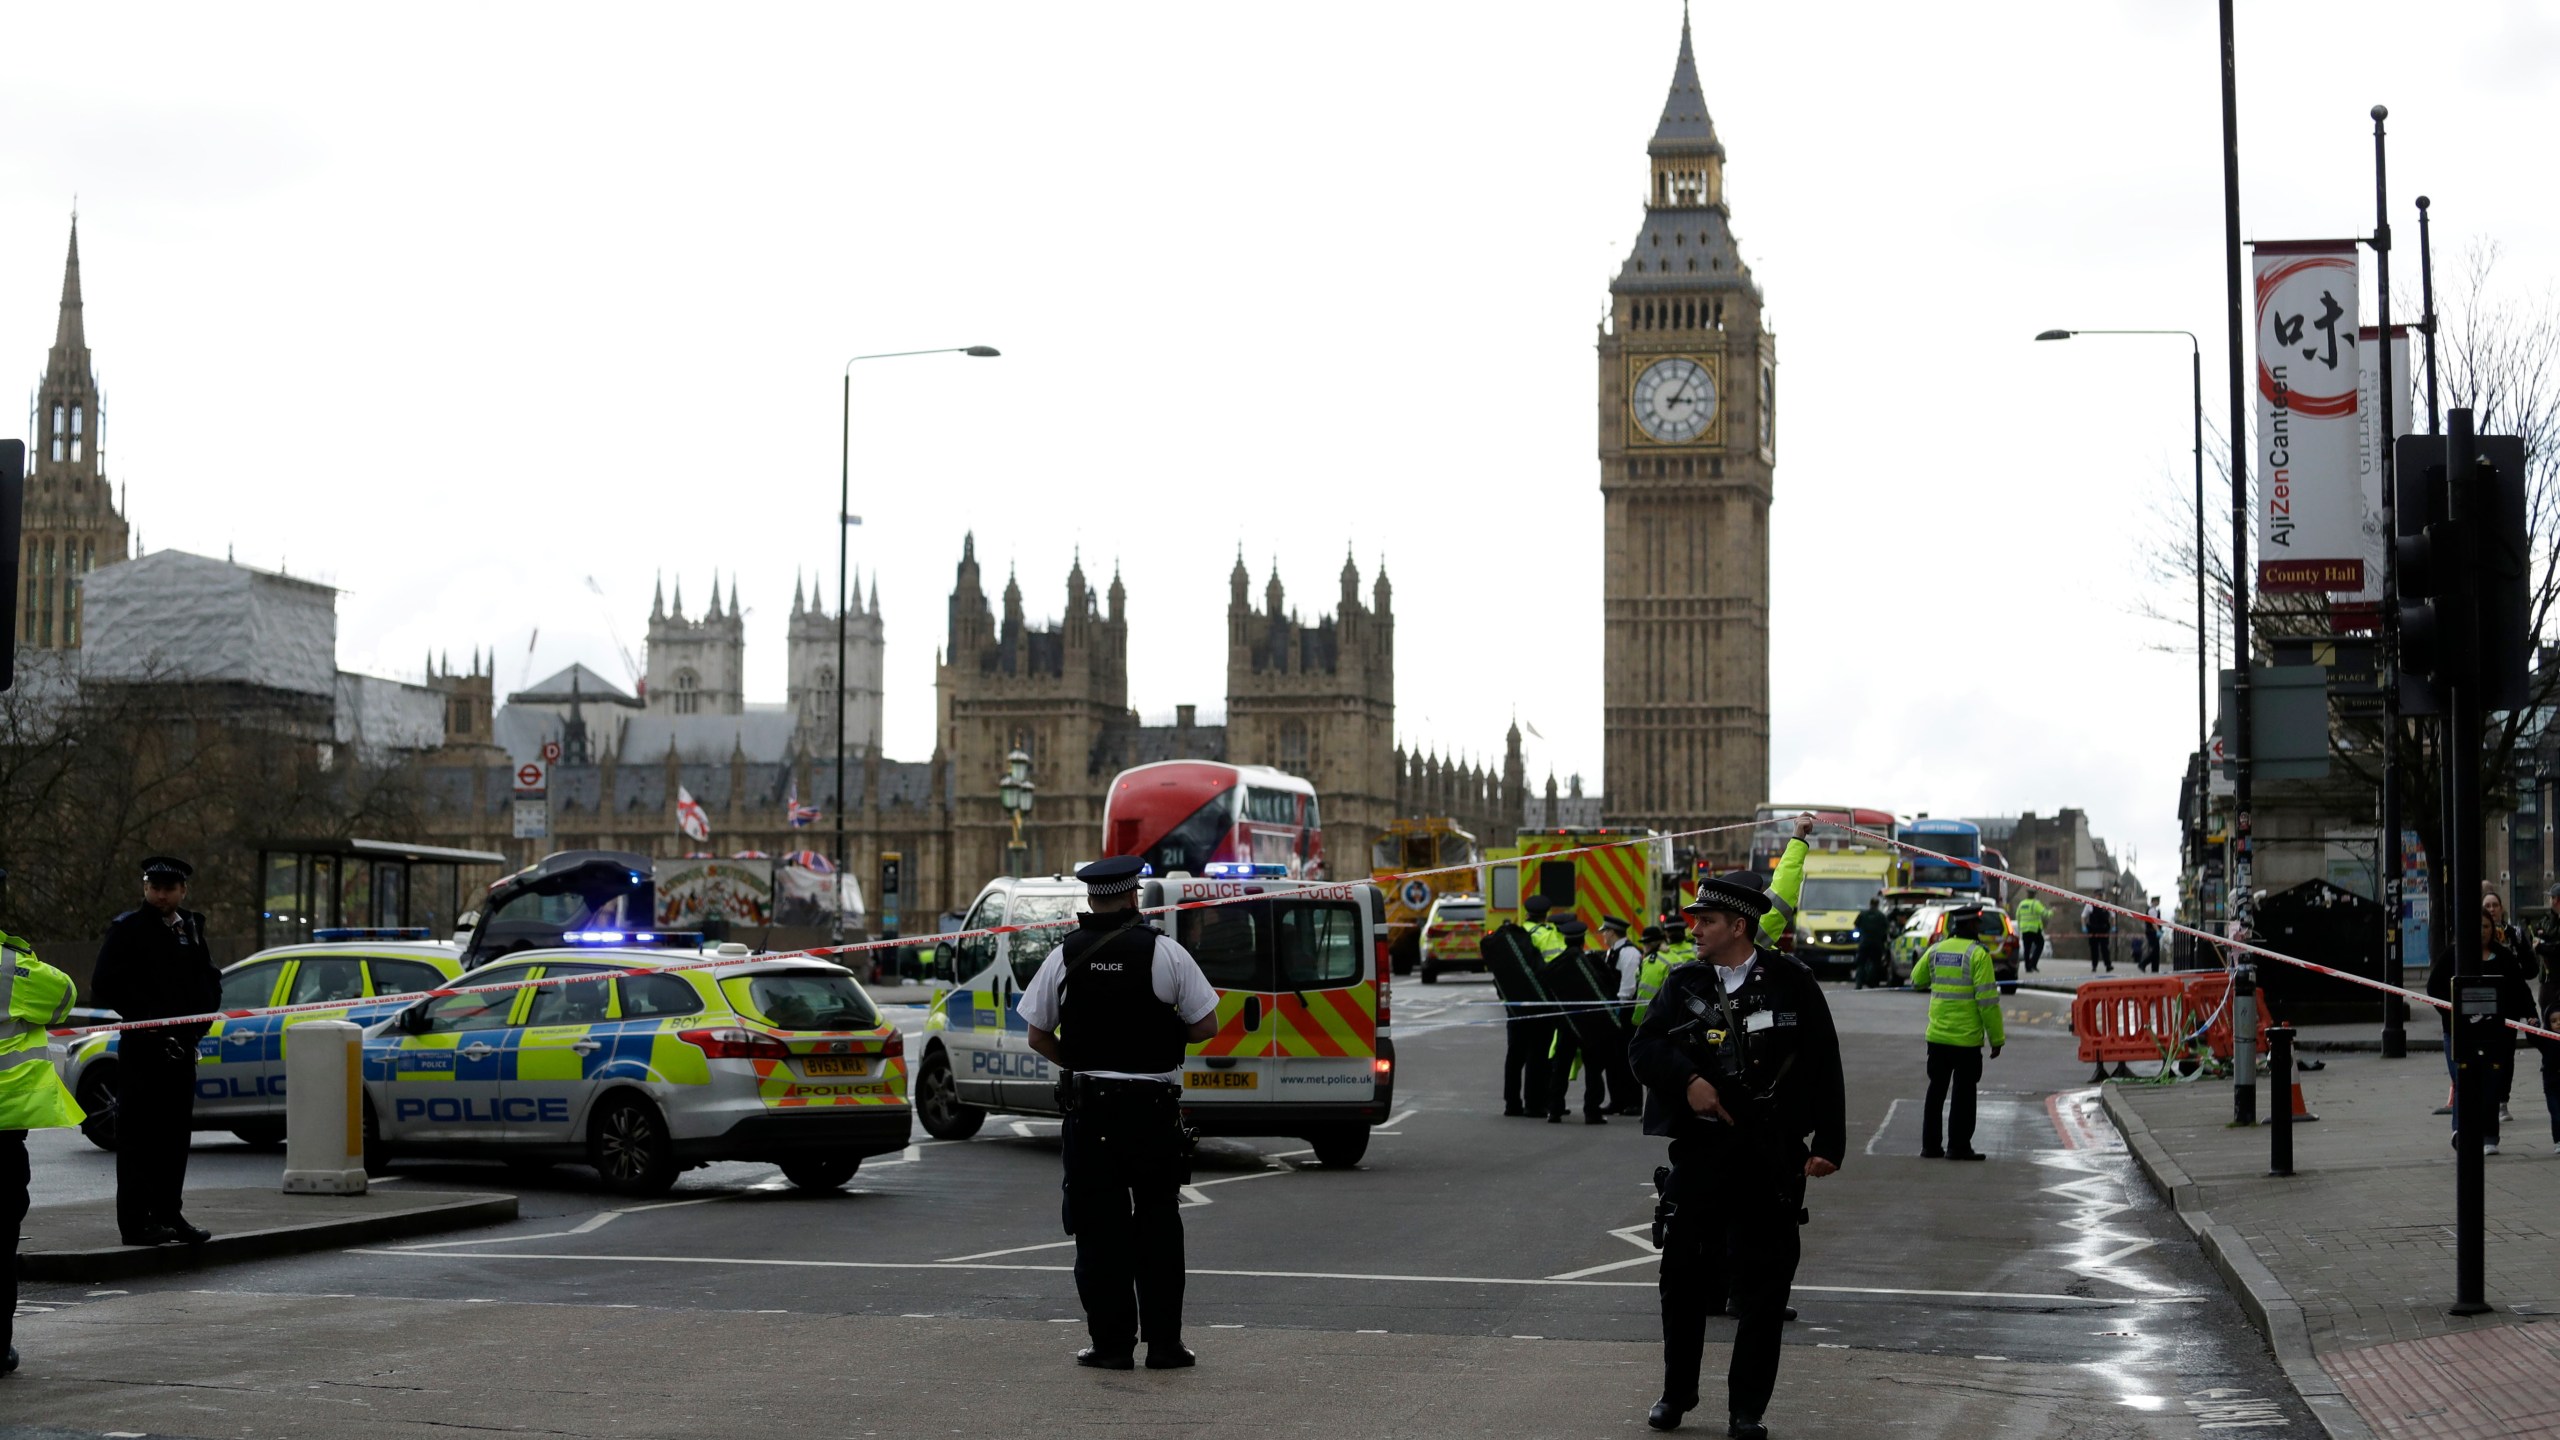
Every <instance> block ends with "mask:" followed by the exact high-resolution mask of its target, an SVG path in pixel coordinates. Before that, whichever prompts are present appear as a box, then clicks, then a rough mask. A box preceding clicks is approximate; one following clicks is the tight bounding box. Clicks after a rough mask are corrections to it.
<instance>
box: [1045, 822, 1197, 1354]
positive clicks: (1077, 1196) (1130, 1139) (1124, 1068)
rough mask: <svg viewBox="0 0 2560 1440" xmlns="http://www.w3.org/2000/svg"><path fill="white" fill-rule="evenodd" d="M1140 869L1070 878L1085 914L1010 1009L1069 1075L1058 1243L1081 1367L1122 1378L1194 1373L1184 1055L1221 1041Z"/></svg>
mask: <svg viewBox="0 0 2560 1440" xmlns="http://www.w3.org/2000/svg"><path fill="white" fill-rule="evenodd" d="M1144 869H1145V867H1144V866H1143V865H1142V864H1141V863H1140V862H1139V860H1138V859H1137V857H1135V856H1114V857H1112V858H1110V859H1107V860H1097V861H1095V862H1093V863H1092V864H1090V865H1087V866H1085V867H1084V868H1083V869H1081V870H1079V871H1077V872H1076V878H1077V879H1078V880H1081V881H1083V882H1084V886H1085V894H1086V895H1087V896H1088V897H1090V900H1091V904H1092V908H1091V909H1090V910H1088V911H1087V912H1086V913H1084V914H1082V915H1079V916H1077V917H1076V929H1075V933H1074V934H1071V935H1069V936H1068V937H1067V938H1066V940H1065V941H1064V943H1062V944H1060V945H1058V946H1057V947H1056V948H1055V949H1052V950H1051V951H1050V952H1049V957H1048V958H1047V959H1046V960H1043V961H1042V962H1041V963H1040V970H1039V973H1037V974H1035V975H1033V976H1032V977H1031V983H1030V984H1029V985H1028V986H1026V987H1024V989H1023V991H1022V998H1021V999H1020V1001H1019V1002H1018V1008H1019V1009H1020V1011H1021V1015H1022V1019H1023V1023H1024V1024H1025V1025H1026V1026H1027V1027H1028V1028H1029V1030H1030V1043H1031V1048H1032V1049H1034V1050H1036V1051H1038V1052H1039V1053H1041V1054H1042V1055H1045V1056H1047V1057H1049V1059H1050V1060H1051V1061H1052V1062H1054V1063H1056V1064H1057V1065H1058V1067H1059V1068H1060V1069H1061V1070H1063V1071H1065V1072H1066V1073H1065V1074H1064V1075H1062V1076H1061V1077H1060V1078H1059V1081H1058V1085H1059V1091H1060V1098H1061V1100H1062V1102H1063V1104H1062V1108H1063V1110H1064V1111H1065V1114H1066V1125H1065V1129H1064V1135H1063V1138H1064V1144H1065V1159H1066V1192H1067V1202H1066V1219H1067V1231H1068V1233H1069V1234H1071V1235H1073V1236H1075V1237H1076V1296H1077V1298H1078V1299H1080V1300H1081V1301H1083V1303H1084V1318H1085V1328H1086V1330H1087V1331H1088V1332H1089V1333H1090V1334H1091V1335H1092V1337H1093V1344H1091V1345H1090V1346H1088V1347H1086V1348H1085V1349H1083V1350H1079V1351H1077V1352H1076V1363H1077V1364H1079V1365H1090V1366H1093V1367H1094V1368H1096V1369H1101V1370H1127V1369H1130V1368H1132V1367H1133V1366H1134V1365H1135V1363H1136V1356H1137V1348H1138V1341H1139V1339H1140V1338H1141V1336H1143V1337H1144V1338H1145V1340H1146V1342H1147V1368H1148V1369H1150V1370H1179V1369H1182V1368H1184V1367H1185V1366H1188V1365H1190V1364H1192V1363H1193V1357H1192V1354H1191V1352H1190V1351H1189V1350H1187V1349H1185V1348H1183V1344H1182V1282H1183V1272H1182V1217H1181V1214H1180V1212H1179V1211H1178V1210H1177V1209H1176V1206H1178V1205H1179V1204H1180V1202H1181V1195H1180V1191H1181V1188H1182V1184H1183V1180H1184V1173H1183V1172H1184V1171H1185V1169H1186V1168H1187V1163H1188V1162H1187V1151H1188V1145H1187V1143H1186V1141H1185V1139H1184V1136H1183V1132H1182V1110H1181V1101H1182V1052H1183V1047H1184V1046H1186V1045H1188V1044H1191V1043H1193V1042H1195V1041H1200V1040H1206V1039H1208V1038H1209V1037H1210V1036H1212V1035H1214V1034H1216V1033H1217V1031H1218V992H1217V991H1216V990H1215V989H1214V988H1212V987H1211V986H1210V984H1209V977H1208V976H1206V975H1204V974H1202V973H1201V971H1200V964H1199V962H1198V961H1196V960H1194V959H1192V958H1191V955H1190V952H1188V951H1186V950H1184V949H1183V948H1182V947H1181V946H1180V945H1177V944H1175V943H1174V942H1173V940H1172V938H1171V937H1169V936H1166V935H1163V934H1159V933H1158V932H1157V931H1156V929H1155V927H1154V926H1152V925H1148V924H1146V923H1144V922H1143V921H1141V920H1140V919H1139V916H1138V882H1139V877H1140V876H1141V875H1142V874H1143V873H1144Z"/></svg>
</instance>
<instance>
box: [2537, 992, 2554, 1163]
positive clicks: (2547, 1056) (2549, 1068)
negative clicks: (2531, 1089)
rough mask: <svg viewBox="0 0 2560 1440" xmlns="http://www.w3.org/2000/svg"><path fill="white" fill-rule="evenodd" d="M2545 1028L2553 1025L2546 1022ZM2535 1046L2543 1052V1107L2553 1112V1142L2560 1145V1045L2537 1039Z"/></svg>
mask: <svg viewBox="0 0 2560 1440" xmlns="http://www.w3.org/2000/svg"><path fill="white" fill-rule="evenodd" d="M2543 1028H2544V1029H2546V1030H2548V1029H2550V1028H2551V1027H2550V1025H2549V1023H2548V1022H2545V1023H2544V1025H2543ZM2533 1048H2534V1049H2536V1050H2539V1051H2541V1052H2542V1108H2544V1109H2546V1110H2548V1111H2550V1112H2551V1143H2552V1144H2554V1145H2560V1045H2554V1044H2552V1043H2551V1042H2550V1041H2548V1040H2536V1041H2534V1042H2533Z"/></svg>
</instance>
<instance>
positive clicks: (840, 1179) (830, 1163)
mask: <svg viewBox="0 0 2560 1440" xmlns="http://www.w3.org/2000/svg"><path fill="white" fill-rule="evenodd" d="M780 1164H781V1166H782V1176H783V1178H784V1179H786V1180H789V1181H790V1182H791V1183H792V1184H794V1185H797V1186H799V1187H800V1188H801V1189H803V1190H809V1191H814V1192H816V1193H818V1194H821V1195H823V1194H825V1193H826V1192H828V1191H830V1190H841V1189H843V1188H844V1182H846V1181H847V1180H850V1179H852V1178H853V1172H855V1171H856V1170H859V1169H861V1168H862V1157H861V1156H859V1155H806V1156H802V1157H800V1158H798V1159H793V1160H784V1161H781V1162H780Z"/></svg>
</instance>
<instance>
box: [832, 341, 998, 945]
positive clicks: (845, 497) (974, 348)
mask: <svg viewBox="0 0 2560 1440" xmlns="http://www.w3.org/2000/svg"><path fill="white" fill-rule="evenodd" d="M1001 353H1003V352H1001V351H999V350H997V349H996V347H994V346H993V345H956V346H946V347H944V348H942V349H939V350H884V351H882V352H880V353H879V354H876V355H856V356H854V357H853V358H852V359H850V360H847V361H846V362H844V430H843V436H842V443H843V451H842V454H841V456H840V458H839V461H838V468H837V476H836V478H837V492H836V687H835V688H836V693H835V695H834V696H833V698H831V699H830V700H829V701H828V703H829V704H830V705H832V706H834V707H835V712H836V874H837V876H838V877H839V878H838V880H837V882H836V883H837V887H838V893H837V900H838V903H837V905H836V920H835V938H836V939H838V940H842V939H843V938H844V905H843V903H842V900H843V893H842V887H843V883H844V882H843V880H842V878H841V877H843V876H846V875H850V874H852V873H853V857H852V856H851V855H849V854H848V853H846V851H845V848H844V769H845V765H844V726H845V717H844V712H845V703H844V695H845V682H846V679H847V678H848V677H847V676H846V675H845V615H846V612H847V610H849V609H850V608H851V607H850V606H848V605H847V604H846V603H845V589H846V572H847V570H848V568H849V566H850V564H851V561H852V556H851V553H850V552H851V549H852V537H851V535H850V534H849V533H848V532H849V531H851V529H852V528H853V527H854V526H856V525H859V524H861V523H862V517H861V516H859V515H856V514H854V513H853V367H854V366H856V365H859V364H861V363H862V362H863V361H865V360H896V359H900V358H902V357H904V356H908V355H974V356H977V357H979V358H980V359H993V358H994V357H995V356H997V355H999V354H1001ZM871 743H873V744H875V745H877V744H879V743H880V737H879V736H877V735H874V736H872V737H871Z"/></svg>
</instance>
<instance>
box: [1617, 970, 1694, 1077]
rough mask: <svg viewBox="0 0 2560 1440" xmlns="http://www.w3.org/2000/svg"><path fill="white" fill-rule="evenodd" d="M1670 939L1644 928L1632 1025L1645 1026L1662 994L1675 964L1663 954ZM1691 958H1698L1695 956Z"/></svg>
mask: <svg viewBox="0 0 2560 1440" xmlns="http://www.w3.org/2000/svg"><path fill="white" fill-rule="evenodd" d="M1680 933H1682V934H1684V935H1685V934H1687V933H1688V927H1687V926H1685V925H1684V926H1682V927H1681V932H1680ZM1669 938H1670V937H1669V932H1667V931H1665V930H1664V929H1663V928H1662V927H1661V926H1659V925H1647V926H1646V927H1644V958H1643V959H1641V960H1639V961H1637V962H1636V993H1635V1002H1636V1003H1635V1008H1634V1009H1633V1010H1631V1011H1629V1012H1628V1014H1627V1019H1628V1023H1630V1024H1635V1025H1641V1024H1643V1023H1644V1016H1645V1012H1646V1011H1648V1010H1650V1009H1652V1008H1653V997H1654V996H1656V995H1659V994H1661V993H1662V979H1663V977H1664V976H1666V975H1668V974H1670V973H1671V966H1672V964H1673V962H1672V961H1671V960H1669V959H1668V958H1666V957H1665V956H1664V954H1663V946H1664V943H1665V942H1666V941H1667V940H1668V939H1669ZM1691 958H1692V959H1694V958H1696V957H1695V955H1694V954H1693V955H1692V956H1691ZM1639 1113H1641V1106H1639Z"/></svg>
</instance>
